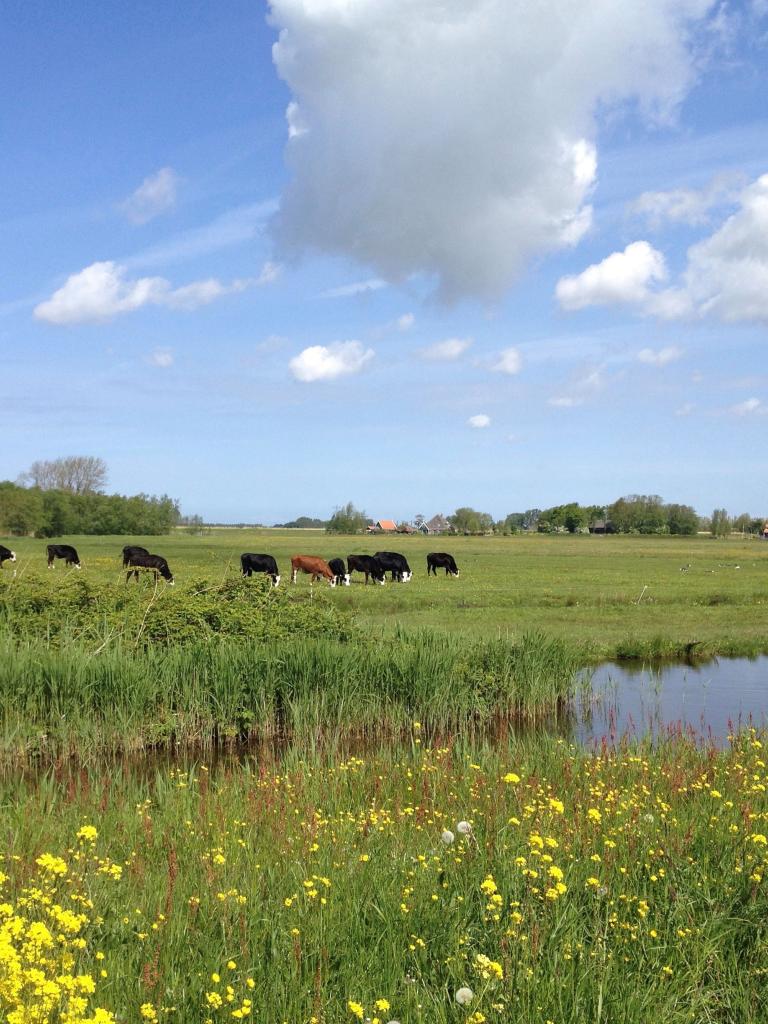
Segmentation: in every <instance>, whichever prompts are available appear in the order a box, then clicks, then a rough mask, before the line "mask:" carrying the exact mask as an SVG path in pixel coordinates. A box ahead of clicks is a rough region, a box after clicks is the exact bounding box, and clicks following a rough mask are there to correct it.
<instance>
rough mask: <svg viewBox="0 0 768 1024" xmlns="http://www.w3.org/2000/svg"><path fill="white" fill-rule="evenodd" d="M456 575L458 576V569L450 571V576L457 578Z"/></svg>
mask: <svg viewBox="0 0 768 1024" xmlns="http://www.w3.org/2000/svg"><path fill="white" fill-rule="evenodd" d="M458 575H459V570H458V569H451V576H458Z"/></svg>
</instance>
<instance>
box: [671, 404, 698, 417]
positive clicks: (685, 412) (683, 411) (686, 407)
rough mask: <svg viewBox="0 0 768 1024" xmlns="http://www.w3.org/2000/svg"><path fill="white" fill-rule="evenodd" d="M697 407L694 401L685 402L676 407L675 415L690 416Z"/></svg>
mask: <svg viewBox="0 0 768 1024" xmlns="http://www.w3.org/2000/svg"><path fill="white" fill-rule="evenodd" d="M695 408H696V406H695V405H694V403H693V402H683V404H682V405H681V406H680V407H679V408H678V409H675V416H690V415H691V413H692V412H693V410H694V409H695Z"/></svg>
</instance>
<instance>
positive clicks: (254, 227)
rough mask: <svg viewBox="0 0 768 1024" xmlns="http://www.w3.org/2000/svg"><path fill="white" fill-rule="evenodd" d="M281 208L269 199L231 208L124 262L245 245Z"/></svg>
mask: <svg viewBox="0 0 768 1024" xmlns="http://www.w3.org/2000/svg"><path fill="white" fill-rule="evenodd" d="M276 210H277V202H276V201H275V200H272V199H269V200H266V201H265V202H262V203H251V204H249V205H247V206H238V207H235V208H234V209H232V210H227V212H226V213H222V214H221V215H220V216H219V217H216V219H215V220H212V221H211V222H210V223H209V224H204V225H203V226H202V227H199V228H192V229H191V230H190V231H183V232H181V233H179V234H178V235H174V236H172V237H171V238H169V239H167V241H165V242H160V243H159V244H158V245H153V246H151V247H150V248H148V249H144V250H143V251H141V252H138V253H135V254H134V255H133V256H129V257H128V258H127V259H125V260H123V261H122V262H123V263H124V264H125V266H126V267H130V268H132V269H135V268H139V267H162V266H166V265H167V264H174V263H183V262H184V261H186V260H191V259H197V258H198V257H199V256H207V255H208V254H209V253H212V252H218V251H219V250H220V249H228V248H231V247H233V246H236V245H243V244H244V243H246V242H250V241H251V240H252V239H254V238H256V237H258V235H260V234H261V232H262V231H263V230H264V226H265V224H266V222H267V220H268V219H269V217H271V216H272V214H273V213H275V211H276Z"/></svg>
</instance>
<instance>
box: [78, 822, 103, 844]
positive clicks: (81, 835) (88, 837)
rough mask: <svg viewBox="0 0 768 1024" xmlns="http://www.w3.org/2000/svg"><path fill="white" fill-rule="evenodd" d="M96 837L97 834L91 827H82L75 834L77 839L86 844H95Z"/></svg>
mask: <svg viewBox="0 0 768 1024" xmlns="http://www.w3.org/2000/svg"><path fill="white" fill-rule="evenodd" d="M98 836H99V833H98V832H97V831H96V829H95V828H94V827H93V825H83V827H82V828H81V829H79V830H78V833H77V838H78V839H84V840H85V841H86V842H89V843H95V842H96V840H97V839H98Z"/></svg>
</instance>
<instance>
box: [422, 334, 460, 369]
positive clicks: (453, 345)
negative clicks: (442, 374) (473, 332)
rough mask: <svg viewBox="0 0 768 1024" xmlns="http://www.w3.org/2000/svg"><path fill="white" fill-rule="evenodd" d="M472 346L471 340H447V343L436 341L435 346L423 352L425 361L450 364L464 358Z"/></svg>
mask: <svg viewBox="0 0 768 1024" xmlns="http://www.w3.org/2000/svg"><path fill="white" fill-rule="evenodd" d="M471 344H472V339H471V338H446V339H445V341H436V342H435V344H434V345H430V346H428V348H423V349H422V350H421V355H422V358H423V359H429V360H432V361H433V362H441V363H449V362H453V360H454V359H458V358H459V357H460V356H462V355H463V354H464V353H465V352H466V351H467V349H468V348H469V346H470V345H471Z"/></svg>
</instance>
